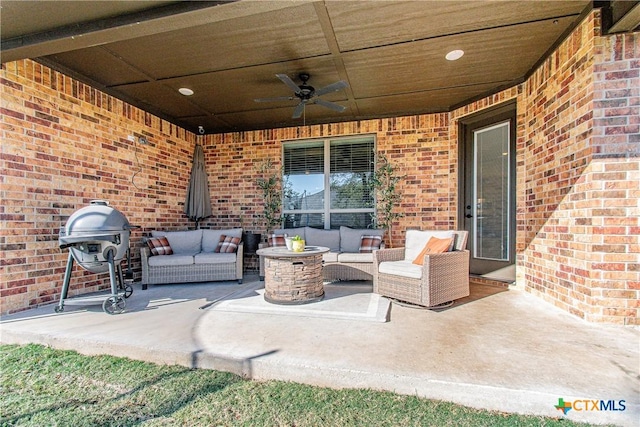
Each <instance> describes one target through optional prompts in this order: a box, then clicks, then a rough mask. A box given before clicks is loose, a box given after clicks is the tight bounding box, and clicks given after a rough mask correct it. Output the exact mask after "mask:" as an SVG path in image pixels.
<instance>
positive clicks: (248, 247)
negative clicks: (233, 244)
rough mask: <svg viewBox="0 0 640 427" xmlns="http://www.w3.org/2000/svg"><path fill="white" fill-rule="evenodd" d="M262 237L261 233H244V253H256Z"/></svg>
mask: <svg viewBox="0 0 640 427" xmlns="http://www.w3.org/2000/svg"><path fill="white" fill-rule="evenodd" d="M261 237H262V235H261V234H260V233H251V232H248V233H244V234H243V235H242V241H243V242H244V253H246V254H254V253H256V251H257V250H258V245H259V244H260V238H261Z"/></svg>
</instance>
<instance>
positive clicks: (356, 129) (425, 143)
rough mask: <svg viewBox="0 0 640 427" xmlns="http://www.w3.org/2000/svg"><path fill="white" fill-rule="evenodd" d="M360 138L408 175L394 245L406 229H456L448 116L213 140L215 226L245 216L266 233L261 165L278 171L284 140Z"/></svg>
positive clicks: (453, 160)
mask: <svg viewBox="0 0 640 427" xmlns="http://www.w3.org/2000/svg"><path fill="white" fill-rule="evenodd" d="M356 134H357V135H363V134H368V135H375V136H376V141H377V149H378V152H380V153H385V154H386V155H387V157H388V158H389V159H390V161H391V162H392V163H393V164H394V166H397V167H398V170H399V173H400V174H406V175H407V178H406V180H404V181H403V182H402V184H400V186H399V189H400V191H401V192H402V193H403V194H404V197H403V201H402V203H401V205H400V206H399V207H398V209H399V210H400V211H402V212H404V213H405V217H404V218H401V219H400V220H399V221H398V223H397V224H396V225H395V226H394V228H393V243H395V244H396V245H398V244H400V243H401V242H402V239H403V236H404V231H405V230H406V229H407V228H434V229H448V228H455V227H456V212H457V211H456V209H457V206H456V205H457V200H456V198H457V196H456V194H457V193H456V188H457V156H458V154H457V153H458V152H457V143H455V141H454V140H452V139H451V138H450V137H449V122H448V114H431V115H420V116H409V117H399V118H390V119H380V120H367V121H359V122H345V123H337V124H331V125H316V126H306V127H297V128H284V129H272V130H268V131H252V132H236V133H226V134H218V135H209V136H208V137H207V144H206V146H205V151H206V153H207V164H208V165H209V171H210V174H211V176H213V177H215V180H216V193H215V194H214V196H213V200H212V203H213V204H214V205H216V206H220V208H219V209H216V210H217V212H214V216H213V217H212V218H211V223H217V224H222V223H224V222H225V221H227V220H228V219H229V218H233V217H237V216H238V215H239V214H242V215H244V216H246V218H247V219H246V220H245V221H244V224H245V227H247V226H248V224H253V222H255V220H256V219H258V226H257V227H256V231H257V232H259V233H263V234H264V233H266V230H265V227H264V224H261V223H260V221H259V217H260V215H261V213H262V201H261V197H260V189H259V188H258V187H257V186H256V184H255V182H256V178H257V168H258V165H259V164H260V163H261V162H263V161H265V160H266V159H271V161H272V162H273V163H274V165H275V166H276V167H280V165H281V161H282V158H281V157H282V142H283V141H290V140H296V139H307V138H320V137H327V136H332V137H339V136H349V135H356ZM238 189H240V190H241V191H238ZM387 245H389V242H387Z"/></svg>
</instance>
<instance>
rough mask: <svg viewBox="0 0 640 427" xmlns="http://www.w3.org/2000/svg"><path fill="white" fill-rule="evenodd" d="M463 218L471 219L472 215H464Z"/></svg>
mask: <svg viewBox="0 0 640 427" xmlns="http://www.w3.org/2000/svg"><path fill="white" fill-rule="evenodd" d="M464 217H465V218H473V215H471V214H466V215H465V216H464Z"/></svg>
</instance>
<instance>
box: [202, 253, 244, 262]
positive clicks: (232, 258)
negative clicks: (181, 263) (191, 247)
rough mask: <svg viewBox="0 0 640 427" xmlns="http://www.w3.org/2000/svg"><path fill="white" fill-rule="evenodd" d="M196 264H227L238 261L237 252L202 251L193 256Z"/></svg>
mask: <svg viewBox="0 0 640 427" xmlns="http://www.w3.org/2000/svg"><path fill="white" fill-rule="evenodd" d="M193 259H194V262H195V263H196V264H227V263H234V262H236V254H235V253H212V252H202V253H199V254H197V255H196V256H194V257H193Z"/></svg>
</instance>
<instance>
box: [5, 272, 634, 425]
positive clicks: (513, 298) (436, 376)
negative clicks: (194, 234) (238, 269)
mask: <svg viewBox="0 0 640 427" xmlns="http://www.w3.org/2000/svg"><path fill="white" fill-rule="evenodd" d="M326 286H336V287H340V288H341V292H342V294H341V295H342V296H341V297H340V298H346V297H348V296H349V295H353V294H358V293H363V292H365V293H366V292H370V291H371V285H370V283H367V282H352V283H336V284H327V285H326ZM261 287H262V284H261V283H260V282H259V281H257V277H256V276H253V277H247V279H246V281H245V283H244V284H243V285H238V284H236V283H235V282H229V283H216V284H212V283H199V284H189V285H186V284H181V285H162V286H153V287H151V288H149V290H147V291H141V290H140V289H139V288H136V290H135V292H134V294H133V295H132V296H131V298H130V299H129V301H128V305H127V311H126V312H125V313H123V314H120V315H116V316H109V315H107V314H105V313H103V312H102V310H101V309H100V307H98V306H95V307H68V308H66V309H65V312H64V313H61V314H55V313H54V312H53V305H48V306H43V307H40V308H38V309H34V310H29V311H26V312H23V313H17V314H14V315H10V316H4V317H3V319H2V322H1V323H0V333H1V334H2V342H3V343H4V344H10V343H17V344H26V343H39V344H44V345H50V346H52V347H55V348H61V349H73V350H76V351H79V352H80V353H83V354H88V355H91V354H111V355H114V356H123V357H129V358H133V359H139V360H146V361H151V362H156V363H164V364H180V365H183V366H188V367H193V368H205V369H217V370H223V371H229V372H233V373H236V374H239V375H242V376H244V377H246V378H251V379H255V380H268V379H277V380H286V381H295V382H301V383H307V384H312V385H320V386H328V387H338V388H342V387H348V388H372V389H378V390H388V391H393V392H397V393H402V394H412V395H417V396H421V397H426V398H430V399H439V400H446V401H453V402H456V403H459V404H463V405H467V406H471V407H475V408H486V409H491V410H497V411H504V412H517V413H523V414H538V415H545V416H551V417H557V418H568V419H571V420H575V421H586V422H590V423H594V424H602V423H611V424H615V425H622V426H634V425H636V422H637V419H638V416H640V412H639V410H640V406H639V405H640V402H639V401H638V396H639V395H640V394H639V386H638V379H637V369H638V365H639V363H640V355H639V349H638V342H639V336H638V331H637V330H634V329H629V328H627V329H620V328H619V327H616V326H605V325H597V324H588V323H586V322H585V321H583V320H580V319H577V318H575V317H574V316H571V315H570V314H568V313H565V312H563V311H562V310H560V309H558V308H555V307H553V306H551V305H548V304H539V303H538V302H537V301H536V298H535V297H534V296H532V295H530V294H528V293H526V292H524V291H522V290H518V289H515V288H506V287H495V286H489V285H482V284H478V283H475V282H472V285H471V295H470V297H468V298H465V299H463V300H459V301H457V302H456V303H455V304H454V306H453V307H451V308H449V309H445V310H441V311H430V310H417V309H413V308H407V307H403V306H400V305H396V304H393V305H391V307H390V309H389V312H388V322H370V321H363V320H362V319H360V320H359V319H357V318H355V317H354V318H352V319H346V318H345V319H332V318H318V317H313V316H306V315H304V314H297V315H293V316H292V315H282V314H277V313H271V314H265V313H249V312H245V313H242V312H229V311H219V310H217V309H216V307H217V306H218V305H220V304H222V303H224V302H225V301H227V302H228V301H233V300H237V299H240V298H247V297H251V296H252V295H255V294H256V292H259V291H260V288H261ZM560 398H562V399H564V401H565V402H574V401H578V400H590V401H592V400H604V401H610V400H611V401H615V404H614V406H615V407H616V408H618V409H620V402H621V401H624V402H623V403H622V404H623V405H625V410H624V411H619V410H608V411H593V410H591V411H588V410H583V411H581V410H579V409H580V408H581V407H580V405H576V406H575V408H576V409H578V410H571V411H569V412H568V413H567V414H566V415H564V414H563V413H562V412H561V411H559V410H558V409H556V408H555V406H556V405H557V404H558V399H560Z"/></svg>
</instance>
